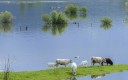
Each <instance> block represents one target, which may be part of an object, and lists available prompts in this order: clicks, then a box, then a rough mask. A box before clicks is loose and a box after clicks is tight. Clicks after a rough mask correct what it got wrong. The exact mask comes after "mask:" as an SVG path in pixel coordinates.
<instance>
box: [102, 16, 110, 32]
mask: <svg viewBox="0 0 128 80" xmlns="http://www.w3.org/2000/svg"><path fill="white" fill-rule="evenodd" d="M101 22H102V24H101V26H100V27H101V28H104V29H105V30H107V29H110V28H111V27H112V24H111V23H112V20H111V18H108V17H105V18H102V19H101Z"/></svg>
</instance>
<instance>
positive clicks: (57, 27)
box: [42, 10, 68, 35]
mask: <svg viewBox="0 0 128 80" xmlns="http://www.w3.org/2000/svg"><path fill="white" fill-rule="evenodd" d="M42 20H43V21H44V22H45V25H44V26H43V29H42V30H43V31H45V32H48V31H51V32H52V34H53V35H56V34H57V33H59V34H61V33H62V32H64V30H65V28H66V27H67V24H68V19H67V17H66V16H65V15H64V14H63V13H62V12H57V11H55V10H54V11H53V12H52V13H51V14H50V15H48V14H45V15H42Z"/></svg>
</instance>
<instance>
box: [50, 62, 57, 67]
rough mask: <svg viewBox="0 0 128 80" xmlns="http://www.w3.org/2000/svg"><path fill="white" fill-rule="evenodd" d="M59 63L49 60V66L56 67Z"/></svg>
mask: <svg viewBox="0 0 128 80" xmlns="http://www.w3.org/2000/svg"><path fill="white" fill-rule="evenodd" d="M56 66H57V64H56V63H55V62H49V63H48V67H56Z"/></svg>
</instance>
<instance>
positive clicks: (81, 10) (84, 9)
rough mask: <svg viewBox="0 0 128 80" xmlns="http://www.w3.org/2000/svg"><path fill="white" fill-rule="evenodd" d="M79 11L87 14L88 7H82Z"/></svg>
mask: <svg viewBox="0 0 128 80" xmlns="http://www.w3.org/2000/svg"><path fill="white" fill-rule="evenodd" d="M79 11H80V13H81V14H86V12H87V7H81V8H80V9H79Z"/></svg>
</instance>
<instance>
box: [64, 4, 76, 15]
mask: <svg viewBox="0 0 128 80" xmlns="http://www.w3.org/2000/svg"><path fill="white" fill-rule="evenodd" d="M77 12H78V7H77V6H75V5H73V4H70V5H68V6H67V7H66V8H65V13H66V14H68V15H74V14H77Z"/></svg>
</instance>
